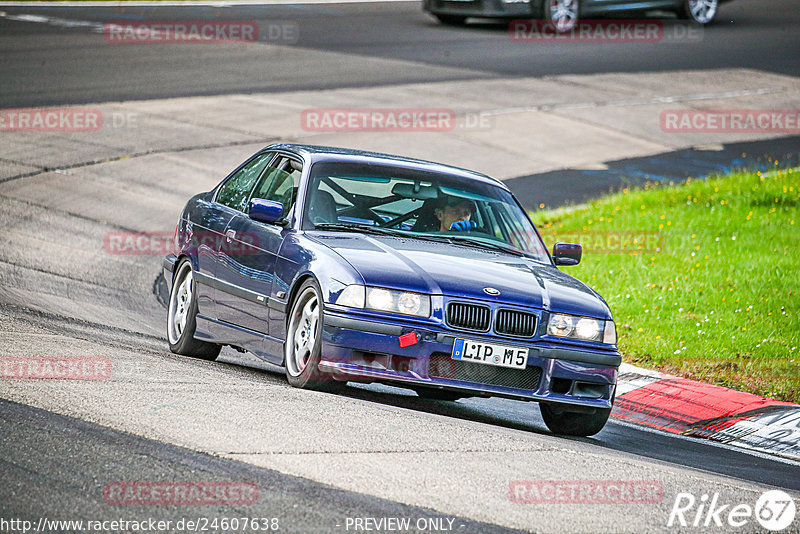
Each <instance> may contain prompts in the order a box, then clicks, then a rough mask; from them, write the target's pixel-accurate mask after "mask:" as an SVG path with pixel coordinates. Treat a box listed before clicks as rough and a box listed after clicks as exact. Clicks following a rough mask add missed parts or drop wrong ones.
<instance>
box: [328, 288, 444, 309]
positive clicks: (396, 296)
mask: <svg viewBox="0 0 800 534" xmlns="http://www.w3.org/2000/svg"><path fill="white" fill-rule="evenodd" d="M336 304H339V305H340V306H348V307H350V308H367V309H370V310H377V311H385V312H390V313H400V314H403V315H415V316H417V317H429V316H430V314H431V298H430V297H429V296H428V295H422V294H420V293H411V292H409V291H396V290H394V289H384V288H382V287H364V286H362V285H357V284H354V285H349V286H347V287H346V288H344V290H343V291H342V292H341V293H340V294H339V297H338V298H337V299H336Z"/></svg>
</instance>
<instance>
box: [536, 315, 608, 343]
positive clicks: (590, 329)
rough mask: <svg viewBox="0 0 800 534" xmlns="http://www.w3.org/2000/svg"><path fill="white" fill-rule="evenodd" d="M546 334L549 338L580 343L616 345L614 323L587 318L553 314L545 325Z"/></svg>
mask: <svg viewBox="0 0 800 534" xmlns="http://www.w3.org/2000/svg"><path fill="white" fill-rule="evenodd" d="M547 333H548V334H550V335H551V336H557V337H565V338H570V339H578V340H580V341H597V342H601V343H606V344H608V345H614V344H616V343H617V329H616V327H615V325H614V321H601V320H599V319H591V318H589V317H575V316H572V315H564V314H560V313H558V314H553V315H551V316H550V322H548V324H547Z"/></svg>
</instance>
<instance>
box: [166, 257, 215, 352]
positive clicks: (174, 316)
mask: <svg viewBox="0 0 800 534" xmlns="http://www.w3.org/2000/svg"><path fill="white" fill-rule="evenodd" d="M196 295H197V286H196V282H195V281H194V276H193V274H192V264H191V263H189V261H188V260H183V261H182V262H180V263H179V264H178V265H177V266H176V268H175V278H174V280H173V281H172V288H171V289H170V292H169V305H168V307H167V341H168V342H169V350H171V351H172V352H174V353H175V354H181V355H183V356H192V357H194V358H201V359H203V360H212V361H213V360H216V359H217V356H219V351H220V350H222V347H221V346H220V345H217V344H216V343H208V342H206V341H200V340H198V339H195V338H194V332H195V329H196V328H197V298H196Z"/></svg>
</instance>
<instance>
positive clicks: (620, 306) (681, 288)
mask: <svg viewBox="0 0 800 534" xmlns="http://www.w3.org/2000/svg"><path fill="white" fill-rule="evenodd" d="M775 164H776V165H777V162H775ZM776 169H777V167H776ZM799 204H800V169H784V170H774V171H770V172H766V173H763V174H762V173H738V174H734V175H729V176H720V177H710V178H708V179H705V180H692V181H689V182H687V183H683V184H680V185H672V184H671V185H669V186H660V187H645V188H643V189H631V190H624V191H623V192H621V193H618V194H612V195H609V196H606V197H603V198H600V199H598V200H596V201H593V202H591V203H589V204H588V205H585V206H580V207H578V208H573V209H559V210H551V211H538V212H534V213H533V214H532V217H533V219H534V221H535V222H536V223H537V225H538V226H539V228H540V230H541V231H542V234H543V236H544V238H545V241H546V242H547V244H548V246H549V247H551V249H552V246H553V244H554V243H555V242H556V241H557V240H558V241H568V240H569V239H570V238H574V237H575V236H576V235H578V236H579V237H580V238H582V239H583V240H584V241H588V244H589V250H586V248H585V249H584V259H583V261H582V263H581V264H580V265H578V266H577V267H566V268H564V270H565V271H566V272H568V273H569V274H572V275H573V276H576V277H577V278H579V279H581V280H583V281H584V282H586V283H587V284H589V285H590V286H592V287H593V288H595V289H596V290H597V291H598V292H599V293H600V294H601V295H603V297H604V298H605V299H606V300H607V301H608V304H609V306H611V311H612V313H613V314H614V318H615V320H616V323H617V331H618V336H619V347H620V350H621V352H622V354H623V358H624V360H625V361H627V362H630V363H633V364H636V365H640V366H643V367H647V368H651V369H659V370H661V371H664V372H668V373H672V374H677V375H679V376H684V377H687V378H692V379H695V380H700V381H704V382H711V383H715V384H718V385H722V386H726V387H731V388H734V389H739V390H743V391H749V392H751V393H756V394H758V395H763V396H766V397H772V398H775V399H780V400H787V401H793V402H800V372H798V363H800V318H799V317H798V312H800V305H799V304H800V302H799V301H798V297H800V262H798V259H800V258H799V257H798V246H800V208H799V207H798V205H799ZM618 232H634V233H646V232H653V234H649V239H651V240H653V239H655V238H658V243H657V245H660V247H659V249H656V246H655V245H654V241H651V242H647V241H646V240H644V241H643V240H642V239H636V240H635V241H633V240H632V239H628V238H631V237H632V235H631V234H623V238H624V239H623V243H622V245H623V246H621V247H618V248H614V250H613V251H611V252H612V253H608V252H606V253H598V252H597V251H595V252H594V253H593V252H592V250H591V244H592V243H593V242H594V243H597V242H599V241H603V240H604V239H606V238H607V236H609V235H611V236H612V240H611V241H608V242H610V243H611V244H612V245H616V241H613V236H615V235H618V234H617V233H618ZM565 238H566V239H565ZM626 239H628V240H627V241H626ZM595 246H596V245H595ZM620 249H621V251H620Z"/></svg>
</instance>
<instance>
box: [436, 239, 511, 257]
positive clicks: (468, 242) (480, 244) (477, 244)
mask: <svg viewBox="0 0 800 534" xmlns="http://www.w3.org/2000/svg"><path fill="white" fill-rule="evenodd" d="M441 237H443V238H444V239H447V240H448V241H450V242H451V243H454V244H457V245H466V246H472V247H476V248H484V249H487V250H499V251H500V252H505V253H507V254H513V255H514V256H526V254H525V253H524V252H522V251H521V250H517V249H515V248H511V247H505V246H503V245H499V244H497V243H487V242H485V241H477V240H475V239H470V238H468V237H461V236H450V235H448V236H441Z"/></svg>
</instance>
